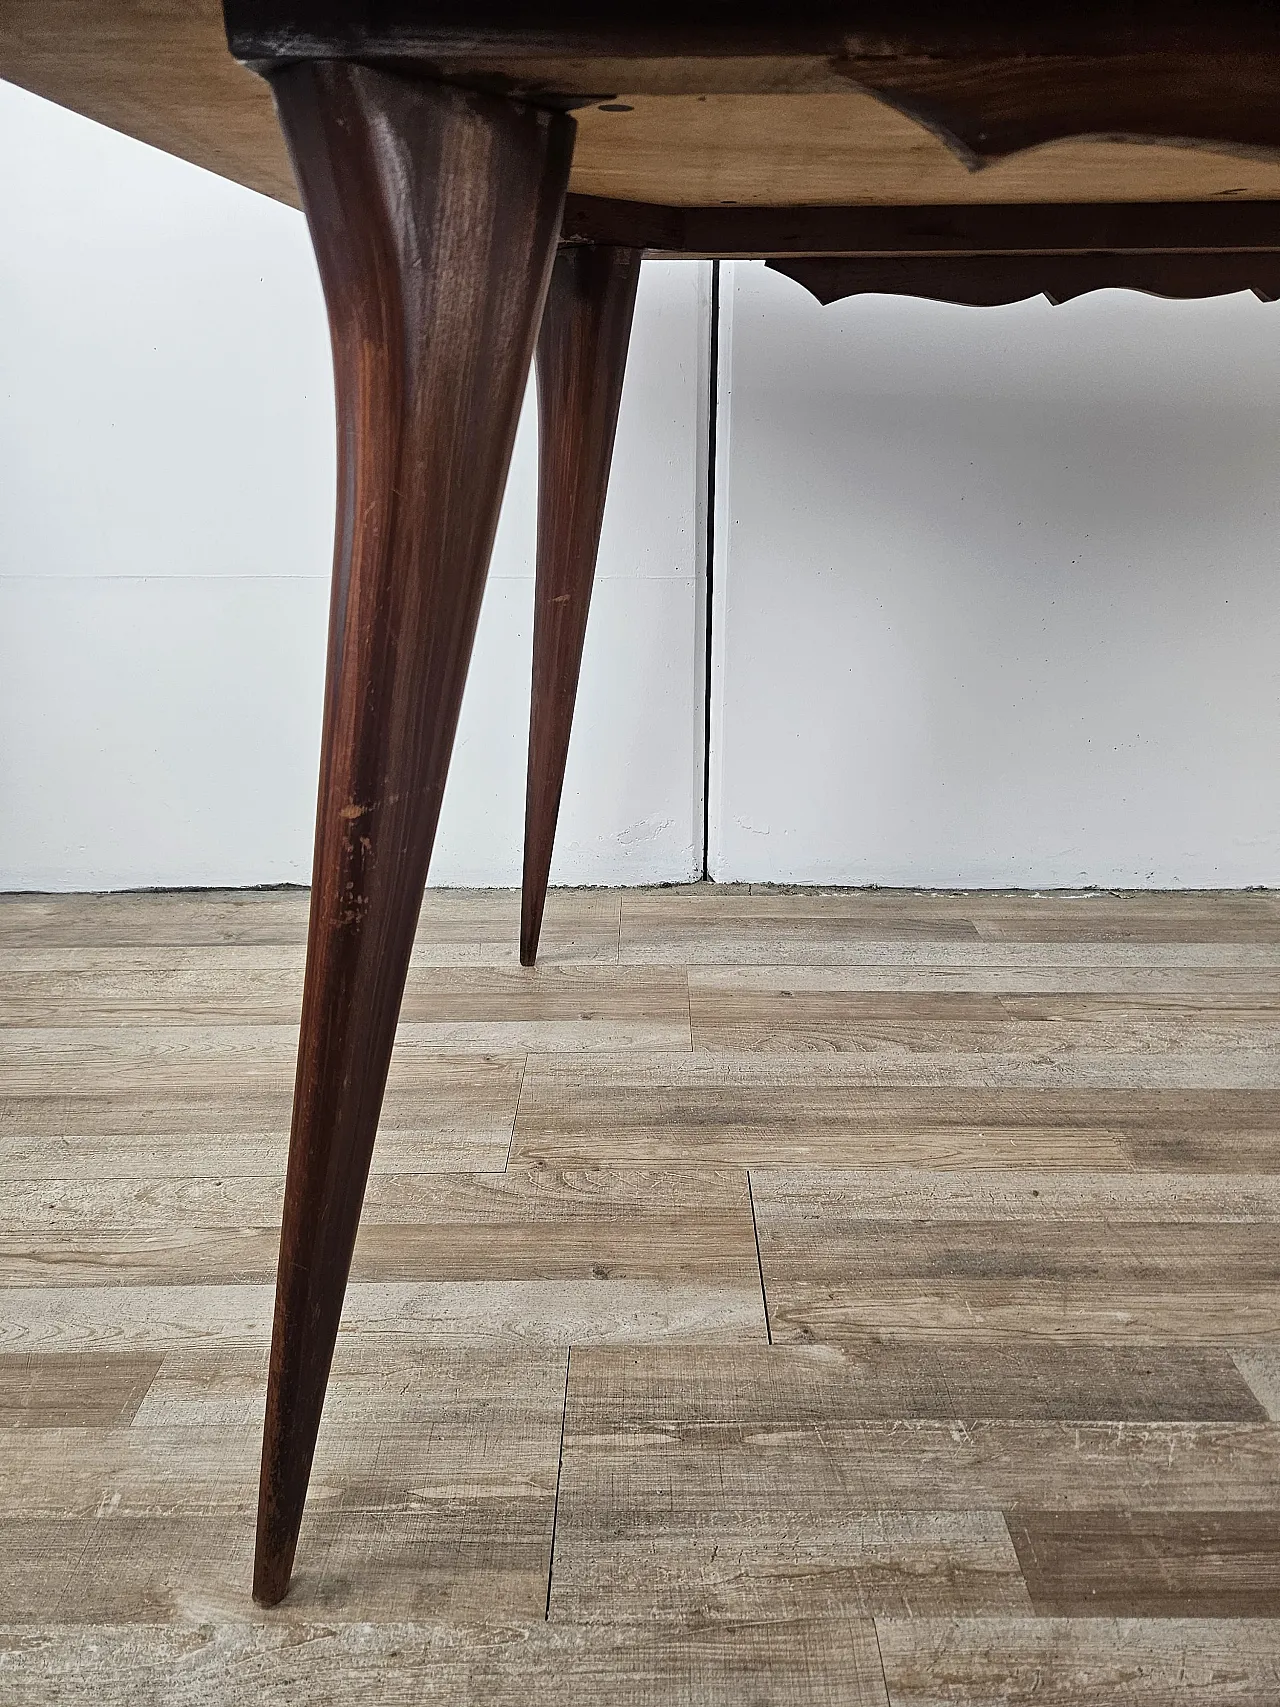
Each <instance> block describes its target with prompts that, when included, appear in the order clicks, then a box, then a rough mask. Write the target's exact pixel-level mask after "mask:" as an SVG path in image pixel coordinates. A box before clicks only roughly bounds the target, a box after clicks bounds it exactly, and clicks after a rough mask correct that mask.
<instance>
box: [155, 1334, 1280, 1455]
mask: <svg viewBox="0 0 1280 1707" xmlns="http://www.w3.org/2000/svg"><path fill="white" fill-rule="evenodd" d="M171 1355H173V1354H171ZM575 1356H576V1357H578V1358H580V1359H581V1358H585V1359H586V1363H585V1365H580V1373H581V1372H584V1371H591V1370H593V1369H599V1368H600V1367H601V1359H602V1358H611V1357H612V1354H602V1353H600V1352H598V1351H596V1350H594V1349H591V1348H582V1349H580V1350H579V1351H577V1352H575ZM169 1363H170V1360H169V1358H166V1359H165V1362H164V1364H163V1365H162V1370H161V1374H160V1375H158V1376H157V1377H156V1380H155V1382H153V1383H152V1387H151V1390H150V1391H149V1392H148V1395H147V1398H146V1400H145V1401H144V1409H143V1414H146V1413H148V1412H149V1411H150V1409H151V1407H152V1406H153V1404H155V1403H156V1402H157V1395H158V1394H160V1393H161V1392H162V1391H163V1390H164V1382H165V1371H167V1370H168V1368H169ZM608 1367H609V1369H610V1370H611V1371H612V1373H611V1374H609V1375H603V1374H602V1375H601V1376H600V1378H599V1379H595V1380H589V1379H586V1378H585V1375H584V1380H583V1381H582V1382H581V1383H579V1384H578V1385H577V1386H576V1388H575V1393H576V1410H575V1416H576V1417H577V1419H578V1424H579V1426H580V1428H581V1429H582V1431H583V1432H584V1433H589V1432H590V1431H591V1429H592V1427H593V1426H594V1423H595V1422H596V1421H599V1423H600V1426H601V1427H602V1428H605V1427H613V1426H615V1425H616V1410H615V1406H616V1402H617V1401H616V1393H615V1386H618V1385H619V1384H620V1386H621V1391H622V1392H623V1393H624V1394H625V1407H626V1408H625V1414H626V1417H627V1418H628V1422H629V1426H632V1427H634V1428H636V1429H637V1430H641V1431H647V1430H660V1429H661V1428H663V1427H666V1426H667V1425H668V1424H670V1425H671V1426H672V1427H675V1426H676V1423H677V1422H678V1419H680V1418H682V1417H686V1416H688V1415H690V1414H696V1416H697V1417H698V1419H699V1424H700V1426H702V1427H705V1428H706V1429H707V1430H708V1431H711V1430H712V1429H714V1428H715V1427H717V1426H719V1427H723V1428H725V1429H727V1430H728V1429H732V1430H750V1429H763V1430H784V1429H786V1428H787V1427H789V1426H793V1425H794V1426H796V1427H805V1428H810V1427H812V1428H823V1427H832V1426H837V1427H838V1426H840V1425H841V1424H844V1423H848V1422H850V1421H862V1420H884V1421H889V1420H892V1419H895V1418H896V1419H899V1420H902V1421H935V1422H949V1421H956V1422H971V1421H976V1420H981V1419H998V1418H1005V1419H1009V1420H1014V1421H1044V1422H1052V1421H1064V1422H1065V1421H1070V1422H1126V1421H1128V1422H1134V1423H1148V1422H1263V1421H1265V1420H1266V1419H1267V1416H1268V1412H1267V1410H1266V1408H1265V1407H1264V1405H1263V1404H1262V1402H1261V1401H1260V1399H1259V1398H1258V1397H1257V1395H1256V1393H1255V1392H1254V1390H1253V1388H1252V1387H1251V1386H1250V1385H1249V1383H1248V1381H1247V1380H1246V1379H1245V1377H1244V1375H1243V1374H1242V1373H1241V1372H1240V1370H1239V1369H1238V1368H1237V1367H1236V1365H1235V1363H1234V1362H1233V1360H1232V1356H1231V1354H1230V1352H1228V1351H1224V1350H1215V1349H1207V1348H1203V1347H1199V1346H1160V1347H1148V1346H1131V1345H1123V1344H1120V1345H1117V1344H1112V1343H1106V1344H1102V1343H1094V1344H1085V1345H1072V1344H1067V1345H1058V1344H1054V1343H1047V1342H1042V1341H1030V1342H1024V1341H1011V1340H996V1341H989V1342H986V1343H980V1344H975V1343H973V1342H971V1341H964V1342H957V1341H956V1340H955V1339H954V1338H953V1337H950V1336H936V1337H934V1338H929V1339H926V1338H923V1337H913V1338H910V1339H903V1338H893V1337H890V1336H887V1335H869V1336H868V1337H867V1338H866V1339H864V1340H861V1341H857V1342H854V1341H850V1342H848V1343H845V1344H842V1345H840V1346H832V1345H827V1344H823V1345H815V1344H783V1345H777V1344H775V1345H774V1346H773V1347H772V1348H771V1349H770V1351H769V1353H768V1355H767V1356H764V1355H762V1354H761V1353H760V1352H759V1351H758V1350H757V1349H756V1348H754V1347H739V1346H712V1347H707V1346H699V1347H697V1348H693V1347H683V1346H662V1347H645V1348H636V1349H634V1350H632V1351H629V1352H628V1353H626V1354H623V1356H622V1358H621V1367H620V1368H619V1366H618V1364H617V1363H610V1364H609V1365H608ZM1272 1420H1276V1419H1274V1418H1273V1419H1272Z"/></svg>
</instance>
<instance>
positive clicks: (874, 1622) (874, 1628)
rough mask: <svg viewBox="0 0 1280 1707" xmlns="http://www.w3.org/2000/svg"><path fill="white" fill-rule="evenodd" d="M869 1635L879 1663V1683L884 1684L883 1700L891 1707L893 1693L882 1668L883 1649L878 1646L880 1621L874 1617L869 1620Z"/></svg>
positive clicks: (887, 1674)
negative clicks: (873, 1640)
mask: <svg viewBox="0 0 1280 1707" xmlns="http://www.w3.org/2000/svg"><path fill="white" fill-rule="evenodd" d="M871 1634H872V1635H873V1636H874V1637H875V1639H876V1658H877V1659H878V1660H879V1662H880V1681H881V1683H883V1684H884V1698H885V1700H886V1702H888V1704H889V1707H893V1693H892V1691H891V1690H890V1688H889V1673H888V1672H887V1671H886V1670H885V1666H884V1649H883V1648H882V1647H881V1646H880V1620H879V1619H878V1618H876V1617H875V1616H874V1615H873V1616H872V1619H871Z"/></svg>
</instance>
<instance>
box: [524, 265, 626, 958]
mask: <svg viewBox="0 0 1280 1707" xmlns="http://www.w3.org/2000/svg"><path fill="white" fill-rule="evenodd" d="M639 282H640V251H639V250H638V249H614V248H605V247H597V246H595V245H594V244H588V243H579V244H565V245H564V247H563V248H561V250H560V252H559V253H558V255H557V256H556V263H555V267H554V269H553V271H552V275H551V288H550V290H549V292H548V293H547V305H546V308H545V310H544V311H543V316H542V331H541V333H540V334H539V337H538V364H537V365H538V425H539V480H538V569H537V586H536V590H535V593H534V612H533V703H532V707H531V710H530V718H529V779H528V786H527V792H526V795H525V819H524V890H523V894H522V896H521V906H520V963H521V965H523V966H532V965H533V963H534V960H535V958H536V956H537V953H538V935H539V932H540V931H541V929H542V909H543V906H544V904H545V902H546V899H547V880H548V878H549V876H550V873H551V850H552V847H553V845H554V843H555V837H556V819H557V817H558V816H559V812H560V795H561V792H562V790H563V788H564V768H565V761H566V759H567V758H568V755H569V735H570V731H571V730H572V728H573V707H574V701H575V700H576V699H577V696H578V675H579V671H580V670H581V667H582V643H583V640H584V638H585V636H586V632H587V615H588V612H589V610H590V608H591V587H592V583H593V581H594V580H595V573H596V552H597V550H598V548H599V544H600V524H601V522H602V520H603V519H604V502H605V494H606V491H607V489H608V485H609V464H610V462H611V460H612V458H613V439H614V432H615V430H616V428H617V424H618V404H619V401H620V400H621V397H622V378H623V373H624V371H625V368H626V363H627V344H628V341H629V339H630V336H631V318H632V312H633V310H634V308H635V301H636V286H637V285H638V284H639Z"/></svg>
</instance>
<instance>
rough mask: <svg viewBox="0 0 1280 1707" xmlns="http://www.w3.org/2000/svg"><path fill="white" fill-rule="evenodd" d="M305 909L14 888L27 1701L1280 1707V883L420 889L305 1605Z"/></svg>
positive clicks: (8, 1293) (3, 1108)
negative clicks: (273, 1502)
mask: <svg viewBox="0 0 1280 1707" xmlns="http://www.w3.org/2000/svg"><path fill="white" fill-rule="evenodd" d="M306 911H307V898H306V896H305V895H303V894H300V893H278V894H224V895H207V896H192V895H154V896H120V897H110V896H108V897H98V898H93V897H78V896H65V897H49V896H26V897H9V898H3V899H0V1177H2V1178H3V1182H4V1192H3V1199H2V1200H0V1530H2V1531H3V1533H4V1535H5V1543H6V1544H5V1548H4V1549H3V1558H0V1699H3V1700H4V1701H5V1702H6V1703H7V1702H9V1701H11V1700H12V1701H14V1702H15V1703H22V1704H24V1707H27V1704H32V1703H45V1702H54V1701H57V1702H59V1703H65V1702H73V1703H78V1702H84V1703H86V1704H87V1703H89V1702H93V1703H94V1704H95V1707H97V1704H106V1707H114V1704H116V1703H119V1704H120V1707H123V1704H124V1703H126V1702H127V1703H128V1704H129V1707H150V1704H151V1703H156V1704H159V1703H161V1702H164V1703H168V1702H171V1701H174V1700H180V1701H190V1702H193V1703H194V1702H204V1701H218V1702H220V1703H227V1704H228V1707H240V1704H242V1703H243V1704H245V1707H248V1704H249V1703H254V1704H255V1707H256V1703H258V1702H260V1701H264V1700H268V1701H276V1700H278V1701H282V1702H283V1701H289V1702H294V1701H297V1702H310V1701H330V1700H333V1701H337V1700H346V1699H350V1698H352V1696H353V1695H354V1694H356V1693H357V1692H359V1693H360V1694H361V1695H363V1696H365V1697H367V1698H368V1699H369V1700H370V1701H371V1702H373V1703H383V1702H386V1703H397V1704H398V1703H401V1702H405V1703H407V1702H409V1701H418V1700H424V1699H425V1700H432V1701H440V1702H445V1703H448V1704H451V1707H452V1704H457V1707H463V1704H466V1707H471V1704H473V1703H475V1702H477V1701H484V1702H485V1703H490V1702H494V1703H497V1704H498V1707H507V1704H510V1707H516V1704H519V1707H525V1704H526V1703H527V1702H529V1701H530V1700H543V1699H554V1700H556V1701H557V1702H567V1703H570V1704H571V1707H637V1704H644V1707H668V1704H670V1703H681V1704H685V1703H688V1704H691V1707H710V1704H714V1707H740V1704H741V1703H742V1702H744V1701H757V1700H758V1701H768V1702H770V1703H777V1704H779V1707H802V1704H803V1707H830V1704H832V1703H835V1702H839V1703H841V1707H847V1704H851V1707H865V1704H872V1707H925V1704H926V1703H928V1704H933V1703H937V1702H942V1701H946V1702H951V1703H966V1704H968V1707H974V1704H986V1703H990V1704H992V1707H994V1704H995V1703H997V1702H999V1703H1001V1704H1002V1707H1017V1704H1019V1703H1027V1704H1030V1703H1035V1704H1036V1707H1041V1704H1043V1703H1045V1702H1049V1703H1055V1704H1060V1707H1068V1704H1069V1707H1077V1704H1078V1703H1080V1702H1082V1701H1088V1702H1089V1703H1090V1707H1093V1704H1095V1703H1101V1704H1103V1707H1122V1704H1123V1707H1156V1704H1159V1707H1166V1704H1172V1703H1174V1702H1176V1703H1178V1707H1186V1704H1188V1703H1190V1704H1192V1707H1226V1704H1227V1703H1231V1704H1233V1707H1239V1704H1241V1703H1245V1702H1247V1703H1250V1704H1251V1707H1262V1704H1268V1703H1270V1702H1272V1701H1274V1700H1276V1699H1280V1047H1278V1045H1280V898H1277V897H1276V896H1275V895H1271V894H1237V895H1192V894H1188V895H1181V896H1159V895H1132V896H1111V895H1097V894H1094V895H1081V896H1054V895H1049V896H1041V897H1034V898H1033V897H1028V896H1015V895H995V894H985V895H964V894H956V895H938V894H934V895H911V894H897V893H894V892H890V891H878V892H872V893H866V892H861V893H859V892H844V893H841V892H833V893H826V894H824V893H818V892H812V891H802V892H798V893H784V892H781V891H776V890H767V891H763V892H752V891H750V890H747V889H733V888H706V887H701V886H699V887H696V888H693V889H690V890H683V891H682V890H662V891H654V892H645V891H627V892H624V893H622V894H619V893H618V892H617V891H613V892H607V891H599V890H596V891H588V892H573V891H553V892H552V895H551V898H550V901H549V904H548V914H547V922H546V928H545V930H544V935H543V949H542V961H541V963H540V965H539V967H538V968H537V970H536V971H533V972H525V971H522V970H521V969H520V968H519V967H518V965H517V964H516V941H517V928H518V922H519V898H518V896H516V895H515V894H508V893H483V892H477V893H449V892H441V891H431V892H429V893H428V896H427V900H426V903H425V906H424V910H423V918H422V924H421V928H420V931H419V935H418V942H417V948H416V952H415V957H414V963H413V967H412V970H411V973H410V979H409V988H408V992H407V995H406V1001H405V1009H404V1016H403V1020H402V1024H401V1029H400V1035H399V1042H398V1046H397V1056H396V1061H395V1064H394V1067H393V1072H392V1082H391V1087H390V1091H389V1096H388V1103H387V1109H386V1113H385V1116H384V1120H383V1124H382V1130H381V1134H380V1137H379V1141H378V1149H377V1151H376V1153H375V1159H374V1173H373V1176H372V1179H371V1181H370V1186H369V1192H368V1197H367V1201H366V1210H365V1217H364V1224H363V1228H362V1232H361V1236H360V1241H359V1244H358V1246H357V1251H356V1259H355V1266H354V1270H353V1275H352V1283H351V1287H350V1291H349V1294H348V1302H347V1309H346V1313H345V1317H344V1325H343V1329H342V1332H341V1334H340V1337H339V1346H338V1352H337V1357H336V1362H335V1366H334V1372H333V1378H332V1382H331V1386H330V1391H329V1399H328V1405H327V1409H326V1420H325V1423H324V1426H323V1429H322V1433H321V1442H320V1450H319V1456H318V1459H317V1464H316V1470H315V1475H314V1477H313V1484H312V1497H311V1502H310V1504H309V1507H308V1513H307V1517H306V1520H305V1523H304V1528H303V1534H302V1542H301V1547H300V1552H299V1566H298V1575H297V1578H296V1581H295V1586H294V1588H293V1590H292V1591H291V1594H290V1596H289V1598H288V1600H287V1601H286V1602H285V1603H284V1605H283V1606H282V1607H281V1608H280V1609H278V1610H277V1611H276V1612H274V1613H272V1614H269V1615H267V1614H262V1613H260V1612H258V1611H256V1610H255V1609H254V1608H253V1607H252V1605H251V1603H250V1601H249V1598H248V1581H249V1570H250V1559H251V1545H252V1533H253V1510H254V1497H255V1490H256V1476H257V1453H258V1446H259V1438H260V1428H261V1417H262V1405H263V1392H264V1384H265V1374H266V1350H267V1339H268V1334H269V1328H270V1314H271V1303H272V1278H273V1268H274V1260H275V1245H276V1229H277V1225H278V1218H279V1214H280V1202H281V1188H282V1180H283V1171H284V1151H285V1134H286V1130H287V1125H288V1104H289V1089H290V1082H291V1073H292V1057H293V1051H294V1046H295V1038H296V1024H297V1013H298V1001H299V994H300V989H301V974H302V956H303V945H304V939H305V930H306Z"/></svg>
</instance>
